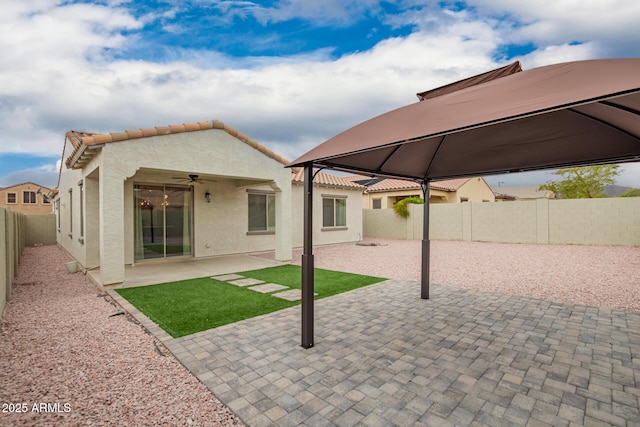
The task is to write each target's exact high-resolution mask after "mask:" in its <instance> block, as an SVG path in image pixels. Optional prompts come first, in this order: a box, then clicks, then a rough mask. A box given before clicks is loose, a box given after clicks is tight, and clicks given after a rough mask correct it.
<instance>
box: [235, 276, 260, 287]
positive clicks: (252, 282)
mask: <svg viewBox="0 0 640 427" xmlns="http://www.w3.org/2000/svg"><path fill="white" fill-rule="evenodd" d="M227 283H229V284H231V285H235V286H251V285H259V284H261V283H264V280H258V279H252V278H250V277H247V278H246V279H238V280H232V281H230V282H227Z"/></svg>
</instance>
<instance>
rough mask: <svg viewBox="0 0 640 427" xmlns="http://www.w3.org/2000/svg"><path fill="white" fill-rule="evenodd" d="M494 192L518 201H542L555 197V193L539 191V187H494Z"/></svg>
mask: <svg viewBox="0 0 640 427" xmlns="http://www.w3.org/2000/svg"><path fill="white" fill-rule="evenodd" d="M491 189H492V190H493V192H494V193H495V192H500V193H502V194H506V195H508V196H513V197H515V198H516V199H542V198H545V197H548V196H550V197H553V193H551V192H550V191H547V190H540V191H538V186H537V185H514V186H508V187H497V188H496V187H492V188H491Z"/></svg>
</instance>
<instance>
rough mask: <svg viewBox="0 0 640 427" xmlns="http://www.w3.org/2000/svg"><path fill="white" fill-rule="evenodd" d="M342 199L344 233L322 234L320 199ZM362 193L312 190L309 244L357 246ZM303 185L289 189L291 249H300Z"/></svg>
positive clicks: (315, 187)
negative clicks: (332, 196) (344, 206)
mask: <svg viewBox="0 0 640 427" xmlns="http://www.w3.org/2000/svg"><path fill="white" fill-rule="evenodd" d="M323 194H329V195H335V196H340V195H342V196H345V197H346V200H347V226H346V228H345V229H336V230H323V227H322V195H323ZM362 197H363V196H362V190H347V189H339V188H332V187H323V186H319V185H314V186H313V244H314V246H315V245H331V244H336V243H347V242H358V241H360V240H362V237H363V226H362ZM303 207H304V185H302V184H294V185H293V223H292V227H291V228H292V230H293V246H294V247H295V248H301V247H302V245H303V230H304V209H303Z"/></svg>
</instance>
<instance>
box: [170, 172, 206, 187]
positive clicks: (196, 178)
mask: <svg viewBox="0 0 640 427" xmlns="http://www.w3.org/2000/svg"><path fill="white" fill-rule="evenodd" d="M171 178H172V179H175V180H177V181H181V182H186V183H188V184H189V185H192V184H201V183H203V182H217V181H215V180H213V179H206V178H200V175H197V174H194V173H190V174H189V175H187V176H186V177H182V176H172V177H171Z"/></svg>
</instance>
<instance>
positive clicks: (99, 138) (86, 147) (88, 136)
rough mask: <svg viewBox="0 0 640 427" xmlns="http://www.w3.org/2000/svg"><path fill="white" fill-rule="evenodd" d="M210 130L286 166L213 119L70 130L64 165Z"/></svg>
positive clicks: (254, 142)
mask: <svg viewBox="0 0 640 427" xmlns="http://www.w3.org/2000/svg"><path fill="white" fill-rule="evenodd" d="M209 129H221V130H224V131H225V132H227V133H228V134H229V135H231V136H233V137H235V138H237V139H239V140H240V141H242V142H244V143H245V144H247V145H249V146H251V147H253V148H255V149H256V150H258V151H260V152H261V153H263V154H265V155H266V156H268V157H271V158H272V159H274V160H276V161H278V162H280V163H282V164H283V165H287V164H288V163H289V162H288V161H287V160H285V159H283V158H282V157H280V156H279V155H277V154H275V153H274V152H273V151H271V150H269V149H268V148H266V147H264V146H263V145H260V144H258V143H257V142H256V141H254V140H253V139H251V138H249V137H248V136H246V135H244V134H242V133H240V132H238V131H237V130H236V129H234V128H232V127H231V126H228V125H225V124H224V123H223V122H221V121H218V120H212V121H206V122H198V123H185V124H181V125H169V126H159V127H154V128H144V129H138V130H127V131H124V132H112V133H107V134H99V133H91V132H83V131H74V130H71V131H69V132H67V135H66V136H67V138H68V139H69V141H70V142H71V144H72V145H73V148H74V149H73V152H72V153H71V154H69V156H68V157H67V158H66V159H65V164H66V165H67V167H69V168H76V167H82V166H83V165H84V164H86V163H87V162H88V161H89V160H91V158H92V157H93V155H94V151H95V150H92V148H99V147H102V145H103V144H109V143H112V142H121V141H128V140H135V139H141V138H148V137H151V136H161V135H170V134H175V133H182V132H196V131H201V130H209Z"/></svg>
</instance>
